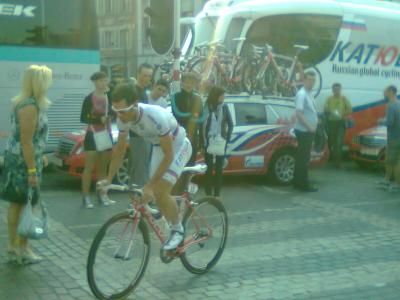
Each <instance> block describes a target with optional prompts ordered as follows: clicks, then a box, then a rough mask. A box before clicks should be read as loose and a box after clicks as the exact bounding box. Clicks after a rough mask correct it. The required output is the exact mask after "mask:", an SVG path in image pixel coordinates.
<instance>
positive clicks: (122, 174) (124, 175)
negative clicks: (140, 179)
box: [114, 157, 129, 185]
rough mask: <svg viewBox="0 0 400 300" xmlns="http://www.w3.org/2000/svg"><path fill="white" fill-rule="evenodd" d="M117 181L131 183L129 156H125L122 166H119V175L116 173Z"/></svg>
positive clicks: (117, 182) (122, 183)
mask: <svg viewBox="0 0 400 300" xmlns="http://www.w3.org/2000/svg"><path fill="white" fill-rule="evenodd" d="M114 180H115V183H116V184H121V185H128V184H129V160H128V157H125V159H124V161H123V162H122V166H121V168H119V170H118V173H117V175H115V178H114Z"/></svg>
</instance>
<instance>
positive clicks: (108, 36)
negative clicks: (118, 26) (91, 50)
mask: <svg viewBox="0 0 400 300" xmlns="http://www.w3.org/2000/svg"><path fill="white" fill-rule="evenodd" d="M113 44H114V43H113V40H112V32H111V31H106V32H105V34H104V47H105V48H113Z"/></svg>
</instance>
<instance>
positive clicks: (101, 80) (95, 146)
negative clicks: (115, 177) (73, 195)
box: [81, 72, 115, 208]
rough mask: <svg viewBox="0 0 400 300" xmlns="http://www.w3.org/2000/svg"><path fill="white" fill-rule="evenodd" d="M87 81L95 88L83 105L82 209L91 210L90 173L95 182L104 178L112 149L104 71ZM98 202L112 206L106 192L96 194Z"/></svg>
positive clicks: (111, 201) (108, 102)
mask: <svg viewBox="0 0 400 300" xmlns="http://www.w3.org/2000/svg"><path fill="white" fill-rule="evenodd" d="M90 80H91V81H92V82H93V84H94V86H95V90H94V92H92V93H90V94H89V95H88V96H87V97H86V98H85V100H84V101H83V105H82V112H81V122H82V123H85V124H87V125H88V126H87V129H86V135H85V140H84V151H85V168H84V170H83V174H82V192H83V207H85V208H93V207H94V206H93V203H92V200H91V199H90V196H89V195H90V185H91V183H92V175H93V171H94V170H96V180H98V181H99V180H102V179H104V178H105V177H106V174H107V167H108V163H109V160H110V150H111V149H112V135H111V118H110V113H109V112H110V111H111V109H110V107H111V106H110V101H108V97H107V91H108V78H107V75H106V73H104V72H96V73H94V74H93V75H92V76H91V77H90ZM97 199H98V201H99V203H100V204H101V205H103V206H109V205H112V204H115V201H113V200H111V199H110V198H108V196H107V194H106V193H103V194H98V195H97Z"/></svg>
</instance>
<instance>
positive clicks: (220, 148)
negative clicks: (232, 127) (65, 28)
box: [207, 135, 226, 156]
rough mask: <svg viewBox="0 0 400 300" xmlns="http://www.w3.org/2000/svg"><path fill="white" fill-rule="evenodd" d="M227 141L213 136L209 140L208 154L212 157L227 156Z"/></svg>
mask: <svg viewBox="0 0 400 300" xmlns="http://www.w3.org/2000/svg"><path fill="white" fill-rule="evenodd" d="M225 147H226V140H225V139H224V138H223V137H222V136H220V135H216V136H212V137H210V138H209V139H208V147H207V153H209V154H212V155H219V156H221V155H225Z"/></svg>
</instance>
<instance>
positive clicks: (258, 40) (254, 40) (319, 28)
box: [244, 14, 342, 65]
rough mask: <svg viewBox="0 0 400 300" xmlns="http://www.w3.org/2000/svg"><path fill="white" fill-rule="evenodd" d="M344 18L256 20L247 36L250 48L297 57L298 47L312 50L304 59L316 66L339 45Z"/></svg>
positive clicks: (297, 16)
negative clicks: (270, 48)
mask: <svg viewBox="0 0 400 300" xmlns="http://www.w3.org/2000/svg"><path fill="white" fill-rule="evenodd" d="M341 22H342V18H341V17H339V16H330V15H300V14H299V15H294V14H290V15H276V16H268V17H264V18H260V19H258V20H256V21H255V22H254V23H253V25H252V26H251V27H250V29H249V31H248V32H247V37H246V47H244V51H248V50H249V46H250V44H255V45H257V46H264V45H265V44H269V45H271V46H272V47H273V49H274V53H276V54H282V55H288V56H293V55H294V54H295V51H296V50H295V48H294V47H293V46H294V45H296V44H298V45H307V46H309V47H310V48H309V49H308V50H307V51H304V52H302V53H301V55H300V60H301V62H303V63H304V64H305V65H315V64H317V63H319V62H321V61H322V60H323V59H325V58H326V57H327V56H328V54H329V53H330V52H331V51H332V49H333V47H334V46H335V44H336V40H337V36H338V34H339V30H340V27H341Z"/></svg>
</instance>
